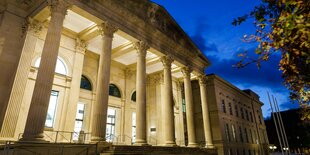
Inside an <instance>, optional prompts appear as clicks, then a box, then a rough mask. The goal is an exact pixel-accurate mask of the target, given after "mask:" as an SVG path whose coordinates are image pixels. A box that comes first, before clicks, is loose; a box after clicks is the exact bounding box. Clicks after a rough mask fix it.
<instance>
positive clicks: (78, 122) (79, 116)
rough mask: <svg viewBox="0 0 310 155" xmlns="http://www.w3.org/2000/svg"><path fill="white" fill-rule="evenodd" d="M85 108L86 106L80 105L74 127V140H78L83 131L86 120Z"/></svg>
mask: <svg viewBox="0 0 310 155" xmlns="http://www.w3.org/2000/svg"><path fill="white" fill-rule="evenodd" d="M84 108H85V105H84V104H83V103H78V105H77V111H76V117H75V125H74V132H75V134H73V140H78V138H79V132H80V131H81V130H82V127H83V119H84Z"/></svg>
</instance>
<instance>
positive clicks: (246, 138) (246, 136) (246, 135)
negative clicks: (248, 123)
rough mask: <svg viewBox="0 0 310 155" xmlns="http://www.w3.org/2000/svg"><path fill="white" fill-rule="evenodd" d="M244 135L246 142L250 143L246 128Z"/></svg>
mask: <svg viewBox="0 0 310 155" xmlns="http://www.w3.org/2000/svg"><path fill="white" fill-rule="evenodd" d="M244 133H245V140H246V142H247V143H248V142H249V137H248V132H247V130H246V128H244Z"/></svg>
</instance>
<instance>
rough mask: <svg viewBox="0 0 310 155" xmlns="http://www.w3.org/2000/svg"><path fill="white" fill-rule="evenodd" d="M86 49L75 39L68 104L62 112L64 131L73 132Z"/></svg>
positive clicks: (83, 43) (80, 41) (83, 44)
mask: <svg viewBox="0 0 310 155" xmlns="http://www.w3.org/2000/svg"><path fill="white" fill-rule="evenodd" d="M86 47H87V45H86V43H85V42H84V41H83V40H80V39H79V38H77V39H76V42H75V56H74V64H73V71H72V81H71V86H70V95H69V102H68V107H67V109H66V110H65V111H64V112H66V113H67V114H66V117H65V118H64V119H65V121H63V122H62V123H64V131H74V125H75V124H74V123H75V117H76V109H77V104H78V102H79V97H80V84H81V77H82V72H83V62H84V55H85V51H86Z"/></svg>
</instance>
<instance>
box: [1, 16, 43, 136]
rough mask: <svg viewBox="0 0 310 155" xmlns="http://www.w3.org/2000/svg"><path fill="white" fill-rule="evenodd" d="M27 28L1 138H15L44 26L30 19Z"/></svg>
mask: <svg viewBox="0 0 310 155" xmlns="http://www.w3.org/2000/svg"><path fill="white" fill-rule="evenodd" d="M27 28H28V31H27V35H26V39H25V43H24V47H23V50H22V54H21V57H20V61H19V64H18V68H17V73H16V77H15V80H14V84H13V88H12V92H11V95H10V96H11V97H10V100H9V104H8V108H7V112H6V114H5V118H4V122H3V126H2V130H1V133H0V136H1V137H14V132H15V129H16V126H17V121H18V115H19V112H20V108H21V105H22V101H23V96H24V92H25V89H26V84H27V81H28V74H29V70H30V68H31V61H32V58H33V53H34V51H35V47H36V43H37V39H38V37H39V35H40V32H41V30H42V28H43V25H42V23H40V22H39V21H37V20H34V19H31V18H29V19H28V25H27Z"/></svg>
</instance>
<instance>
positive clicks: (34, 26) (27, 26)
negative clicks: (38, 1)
mask: <svg viewBox="0 0 310 155" xmlns="http://www.w3.org/2000/svg"><path fill="white" fill-rule="evenodd" d="M42 29H43V23H41V22H40V21H38V20H35V19H32V18H28V19H27V20H26V21H25V23H24V24H23V26H22V31H23V34H26V32H27V31H28V32H30V33H32V34H34V35H37V36H38V35H39V34H40V32H41V31H42Z"/></svg>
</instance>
